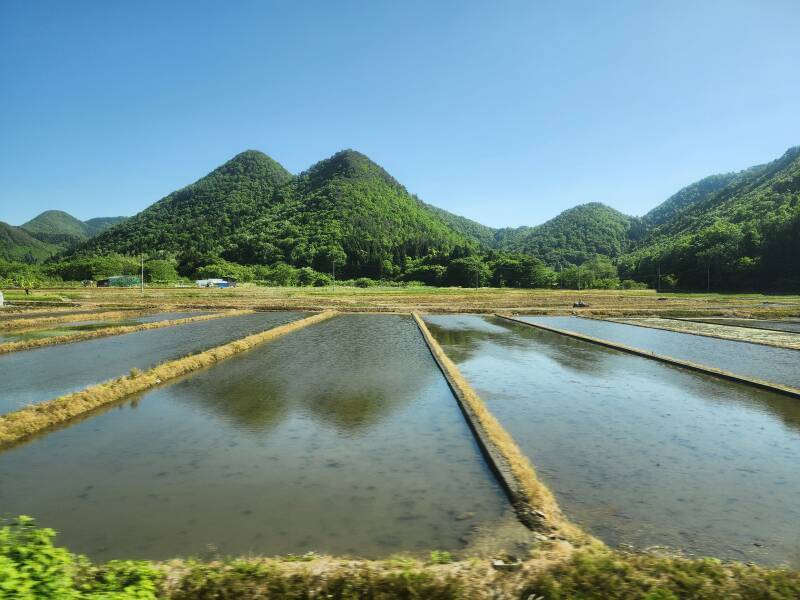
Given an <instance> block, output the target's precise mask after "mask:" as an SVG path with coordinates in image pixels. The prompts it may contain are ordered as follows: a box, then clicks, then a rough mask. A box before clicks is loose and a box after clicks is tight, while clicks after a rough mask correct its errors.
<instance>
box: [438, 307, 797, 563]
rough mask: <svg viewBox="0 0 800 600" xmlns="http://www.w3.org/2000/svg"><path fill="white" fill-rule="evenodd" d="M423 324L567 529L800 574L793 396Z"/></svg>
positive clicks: (466, 325) (478, 321)
mask: <svg viewBox="0 0 800 600" xmlns="http://www.w3.org/2000/svg"><path fill="white" fill-rule="evenodd" d="M425 320H426V321H427V323H428V324H429V326H430V329H431V332H432V333H433V334H434V336H435V337H436V339H437V340H438V341H439V342H440V344H441V345H442V347H443V348H444V349H445V351H446V352H447V354H448V356H450V358H451V359H453V360H454V362H456V364H457V365H458V367H459V369H460V370H461V371H462V373H463V374H464V375H465V377H466V378H467V379H468V380H469V381H470V382H471V383H472V385H473V386H474V387H475V389H476V391H477V392H478V393H479V395H480V396H481V397H482V398H483V399H484V400H485V401H486V403H487V406H488V407H489V409H490V410H491V411H492V412H493V413H494V414H495V415H496V416H497V418H498V419H499V420H500V422H501V423H502V424H503V425H504V426H505V427H506V428H507V429H508V430H509V432H510V433H511V435H512V436H513V437H514V439H515V440H516V441H517V443H518V444H519V445H520V447H521V448H522V449H523V451H525V452H526V453H527V455H528V456H529V457H530V459H531V461H532V462H533V463H534V465H535V466H536V468H537V470H538V472H539V474H540V476H541V477H542V478H543V480H544V481H545V483H547V484H548V485H549V486H550V487H551V489H553V491H554V492H555V494H556V497H557V498H558V500H559V502H560V503H561V505H562V507H563V509H564V511H565V513H566V515H567V516H568V517H569V518H570V519H572V520H573V521H575V522H577V523H578V524H580V525H582V526H583V527H585V528H586V529H587V530H589V531H590V532H592V533H593V534H595V535H597V536H598V537H600V538H601V539H603V540H604V541H606V542H607V543H609V544H612V545H614V546H622V545H623V544H630V545H633V546H635V547H638V548H647V547H649V546H653V545H664V546H668V547H670V548H673V549H679V550H683V551H686V552H689V553H693V554H695V555H711V556H716V557H720V558H726V559H738V560H746V561H754V562H759V563H765V564H779V563H788V564H791V565H793V566H795V567H797V566H800V502H799V501H798V498H800V477H798V465H799V464H800V402H798V401H797V400H796V399H794V398H788V397H785V396H781V395H777V394H772V393H769V392H765V391H761V390H757V389H753V388H750V387H748V386H744V385H738V384H734V383H730V382H726V381H722V380H718V379H715V378H712V377H709V376H706V375H702V374H699V373H693V372H690V371H686V370H684V369H680V368H677V367H672V366H669V365H665V364H663V363H659V362H656V361H652V360H649V359H646V358H642V357H637V356H632V355H629V354H625V353H623V352H620V351H616V350H611V349H608V348H604V347H601V346H597V345H594V344H590V343H587V342H582V341H579V340H575V339H572V338H568V337H565V336H562V335H559V334H555V333H549V332H546V331H542V330H538V329H535V328H532V327H527V326H525V325H521V324H514V323H510V322H508V321H504V320H502V319H498V318H495V317H485V316H468V315H459V316H454V315H453V316H451V315H448V316H428V317H426V318H425ZM572 321H580V322H582V320H577V319H574V320H569V321H567V323H566V324H565V323H559V324H556V323H553V322H552V321H547V322H548V324H553V325H554V326H562V327H565V328H567V325H570V324H571V323H572ZM591 323H592V324H593V323H594V321H592V322H591ZM601 325H602V324H601ZM573 329H574V328H573ZM629 329H632V330H636V331H637V332H639V331H640V330H641V332H642V333H643V334H646V333H648V332H649V330H646V329H643V328H638V327H630V328H629ZM587 333H591V334H592V335H597V334H598V332H597V331H587ZM600 333H603V332H602V331H601V332H600ZM655 333H662V332H660V331H655ZM665 333H666V332H665ZM602 337H606V336H602ZM682 337H685V338H691V339H692V340H694V339H695V337H696V336H682ZM697 339H698V340H700V341H705V340H704V338H697ZM620 341H624V342H625V343H630V344H631V345H638V346H640V347H641V346H642V345H643V344H642V343H641V342H640V343H636V340H632V339H624V340H620ZM709 341H710V342H711V343H713V344H717V343H720V342H722V343H724V340H715V339H714V340H709ZM738 345H743V346H747V344H738ZM757 348H759V349H762V348H763V347H761V346H758V347H757ZM764 349H766V350H770V349H769V348H764ZM670 350H671V351H670V352H665V353H668V354H673V355H674V354H675V353H676V352H675V350H674V349H672V348H670ZM660 351H664V350H663V349H660ZM712 356H716V354H712ZM701 362H708V360H706V361H701Z"/></svg>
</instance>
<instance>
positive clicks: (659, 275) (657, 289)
mask: <svg viewBox="0 0 800 600" xmlns="http://www.w3.org/2000/svg"><path fill="white" fill-rule="evenodd" d="M660 291H661V265H658V283H656V293H657V294H658V293H659V292H660Z"/></svg>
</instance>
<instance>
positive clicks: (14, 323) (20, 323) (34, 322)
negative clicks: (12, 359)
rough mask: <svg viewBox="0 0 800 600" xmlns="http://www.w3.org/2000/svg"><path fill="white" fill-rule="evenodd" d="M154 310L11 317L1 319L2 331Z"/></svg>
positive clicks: (118, 316) (26, 329)
mask: <svg viewBox="0 0 800 600" xmlns="http://www.w3.org/2000/svg"><path fill="white" fill-rule="evenodd" d="M154 312H159V311H158V310H154V309H153V308H149V309H141V308H132V309H128V310H113V311H105V312H90V313H87V312H81V313H65V314H63V315H59V316H51V317H35V318H32V319H26V318H19V319H9V320H7V321H0V332H2V331H6V332H7V331H19V332H22V331H31V330H34V329H44V328H45V327H49V326H51V325H60V324H61V323H72V322H75V323H78V322H81V321H102V320H105V319H122V318H124V317H141V316H144V315H149V314H152V313H154Z"/></svg>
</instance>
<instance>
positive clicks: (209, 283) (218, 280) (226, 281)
mask: <svg viewBox="0 0 800 600" xmlns="http://www.w3.org/2000/svg"><path fill="white" fill-rule="evenodd" d="M195 283H196V284H197V287H204V288H229V287H236V280H235V279H234V278H233V277H215V278H212V279H197V280H196V281H195Z"/></svg>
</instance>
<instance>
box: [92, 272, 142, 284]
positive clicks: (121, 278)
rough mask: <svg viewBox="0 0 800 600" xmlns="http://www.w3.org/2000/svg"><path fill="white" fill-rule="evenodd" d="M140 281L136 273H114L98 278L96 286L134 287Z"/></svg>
mask: <svg viewBox="0 0 800 600" xmlns="http://www.w3.org/2000/svg"><path fill="white" fill-rule="evenodd" d="M141 283H142V280H141V279H139V278H138V277H137V276H136V275H114V276H113V277H108V278H106V279H98V280H97V287H135V286H137V285H140V284H141Z"/></svg>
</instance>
